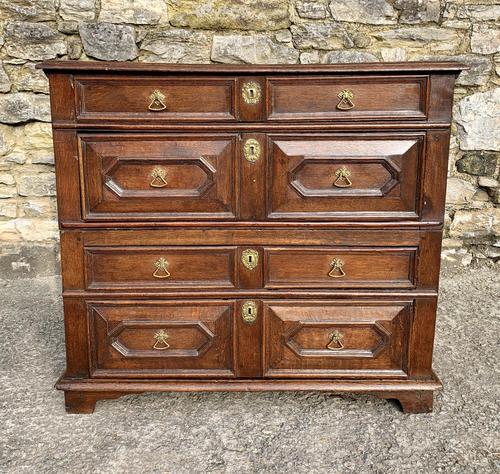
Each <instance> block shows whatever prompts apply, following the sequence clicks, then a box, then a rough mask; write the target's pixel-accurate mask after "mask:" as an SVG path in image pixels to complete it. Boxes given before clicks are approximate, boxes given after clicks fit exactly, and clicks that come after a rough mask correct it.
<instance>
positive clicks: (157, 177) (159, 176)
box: [149, 168, 168, 188]
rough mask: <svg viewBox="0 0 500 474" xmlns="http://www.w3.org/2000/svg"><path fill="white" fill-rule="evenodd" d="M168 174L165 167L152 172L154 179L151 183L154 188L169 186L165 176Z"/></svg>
mask: <svg viewBox="0 0 500 474" xmlns="http://www.w3.org/2000/svg"><path fill="white" fill-rule="evenodd" d="M166 176H167V172H166V171H165V170H164V169H163V168H155V169H154V170H153V171H152V172H151V177H152V178H153V180H152V181H151V182H150V183H149V185H150V186H151V187H152V188H164V187H165V186H167V184H168V183H167V180H166V179H165V177H166Z"/></svg>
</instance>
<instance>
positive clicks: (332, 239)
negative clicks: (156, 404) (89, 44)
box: [41, 61, 462, 413]
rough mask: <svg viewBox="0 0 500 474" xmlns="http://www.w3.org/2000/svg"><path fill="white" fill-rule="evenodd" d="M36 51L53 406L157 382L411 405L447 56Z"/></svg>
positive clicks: (415, 401) (422, 373)
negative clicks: (40, 56) (47, 219)
mask: <svg viewBox="0 0 500 474" xmlns="http://www.w3.org/2000/svg"><path fill="white" fill-rule="evenodd" d="M41 67H43V69H44V70H45V71H46V73H47V75H48V77H49V79H50V92H51V101H52V120H53V128H54V148H55V156H56V175H57V194H58V210H59V221H60V226H61V257H62V277H63V296H64V312H65V330H66V343H67V370H66V372H65V374H64V375H63V376H62V378H61V379H60V380H59V382H58V383H57V388H59V389H61V390H64V392H65V397H66V409H67V411H69V412H72V413H73V412H76V413H89V412H92V411H93V409H94V406H95V403H96V401H97V400H99V399H105V398H115V397H118V396H120V395H123V394H126V393H139V392H146V391H148V392H150V391H167V390H168V391H170V390H172V391H196V390H200V391H218V390H223V391H239V390H241V391H260V390H322V391H329V392H336V393H339V392H356V393H368V394H373V395H376V396H380V397H384V398H394V399H398V400H399V401H400V402H401V404H402V407H403V409H404V410H405V411H407V412H424V411H430V410H431V409H432V400H433V391H434V390H437V389H439V388H440V387H441V384H440V382H439V380H438V378H437V377H436V376H435V375H434V373H433V371H432V349H433V341H434V325H435V316H436V301H437V291H438V277H439V259H440V246H441V232H442V227H443V214H444V199H445V185H446V175H447V157H448V146H449V137H450V120H451V109H452V96H453V85H454V80H455V78H456V76H457V74H458V73H459V72H460V70H461V68H462V65H460V64H456V63H398V64H396V63H394V64H357V65H346V64H342V65H314V66H312V65H311V66H302V65H287V66H222V65H221V66H216V65H196V66H191V65H167V64H155V65H149V64H131V63H94V62H71V61H65V62H49V63H45V64H43V65H42V66H41Z"/></svg>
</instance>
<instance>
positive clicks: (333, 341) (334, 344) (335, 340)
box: [326, 330, 344, 351]
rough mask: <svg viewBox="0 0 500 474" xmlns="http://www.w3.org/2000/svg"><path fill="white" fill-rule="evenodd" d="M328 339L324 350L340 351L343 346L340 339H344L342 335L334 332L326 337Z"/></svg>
mask: <svg viewBox="0 0 500 474" xmlns="http://www.w3.org/2000/svg"><path fill="white" fill-rule="evenodd" d="M328 337H329V338H330V342H329V343H328V344H327V345H326V348H327V349H329V350H331V351H341V350H342V349H343V348H344V344H342V339H344V335H343V334H342V333H341V332H339V331H337V330H335V331H333V332H332V333H330V335H329V336H328Z"/></svg>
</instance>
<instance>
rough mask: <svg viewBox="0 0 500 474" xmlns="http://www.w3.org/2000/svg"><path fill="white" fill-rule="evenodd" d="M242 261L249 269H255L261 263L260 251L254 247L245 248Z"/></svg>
mask: <svg viewBox="0 0 500 474" xmlns="http://www.w3.org/2000/svg"><path fill="white" fill-rule="evenodd" d="M241 261H242V262H243V265H245V267H246V268H248V269H249V270H253V269H254V268H255V267H256V266H257V264H258V263H259V252H257V250H253V249H246V250H243V252H242V253H241Z"/></svg>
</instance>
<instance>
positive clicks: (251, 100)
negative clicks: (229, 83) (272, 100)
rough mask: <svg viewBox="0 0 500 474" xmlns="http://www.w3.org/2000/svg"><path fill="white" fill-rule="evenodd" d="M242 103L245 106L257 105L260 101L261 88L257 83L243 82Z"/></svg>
mask: <svg viewBox="0 0 500 474" xmlns="http://www.w3.org/2000/svg"><path fill="white" fill-rule="evenodd" d="M241 94H242V96H243V101H244V102H245V103H246V104H257V103H258V102H259V100H260V95H261V88H260V84H258V83H257V82H253V81H250V82H245V84H243V87H242V88H241Z"/></svg>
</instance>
